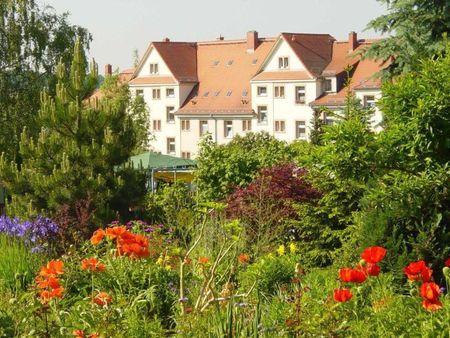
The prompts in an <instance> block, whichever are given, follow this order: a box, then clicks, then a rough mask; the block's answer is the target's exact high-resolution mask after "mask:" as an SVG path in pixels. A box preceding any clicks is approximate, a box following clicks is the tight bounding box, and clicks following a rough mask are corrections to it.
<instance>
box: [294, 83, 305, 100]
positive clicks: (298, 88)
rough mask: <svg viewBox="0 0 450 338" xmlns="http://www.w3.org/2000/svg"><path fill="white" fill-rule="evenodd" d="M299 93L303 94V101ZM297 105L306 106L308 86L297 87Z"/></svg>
mask: <svg viewBox="0 0 450 338" xmlns="http://www.w3.org/2000/svg"><path fill="white" fill-rule="evenodd" d="M300 88H303V89H300ZM299 93H303V96H302V97H303V100H299V98H300V96H299ZM295 104H306V86H295Z"/></svg>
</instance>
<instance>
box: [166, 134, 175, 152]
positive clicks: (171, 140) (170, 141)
mask: <svg viewBox="0 0 450 338" xmlns="http://www.w3.org/2000/svg"><path fill="white" fill-rule="evenodd" d="M167 153H168V154H175V137H168V138H167Z"/></svg>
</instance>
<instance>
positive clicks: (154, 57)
mask: <svg viewBox="0 0 450 338" xmlns="http://www.w3.org/2000/svg"><path fill="white" fill-rule="evenodd" d="M152 63H157V64H158V74H157V76H173V74H172V72H171V71H170V69H169V67H167V65H166V63H165V62H164V59H163V58H162V57H161V55H160V54H159V53H158V51H157V50H156V49H155V48H154V47H153V46H150V48H149V50H148V52H147V53H146V55H145V56H144V59H143V60H142V61H141V64H140V65H139V67H138V68H137V70H136V73H135V76H134V77H143V76H151V75H152V76H154V74H150V64H152Z"/></svg>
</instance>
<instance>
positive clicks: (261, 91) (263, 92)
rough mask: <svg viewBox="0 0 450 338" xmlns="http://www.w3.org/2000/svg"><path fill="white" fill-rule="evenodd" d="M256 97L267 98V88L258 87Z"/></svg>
mask: <svg viewBox="0 0 450 338" xmlns="http://www.w3.org/2000/svg"><path fill="white" fill-rule="evenodd" d="M257 93H258V96H267V87H258V91H257Z"/></svg>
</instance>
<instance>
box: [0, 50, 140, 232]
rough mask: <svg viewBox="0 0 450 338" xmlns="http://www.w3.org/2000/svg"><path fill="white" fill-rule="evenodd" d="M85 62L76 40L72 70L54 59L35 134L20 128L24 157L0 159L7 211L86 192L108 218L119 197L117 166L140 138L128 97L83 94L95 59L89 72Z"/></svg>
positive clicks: (20, 212) (18, 212) (50, 204)
mask: <svg viewBox="0 0 450 338" xmlns="http://www.w3.org/2000/svg"><path fill="white" fill-rule="evenodd" d="M85 64H86V59H85V55H84V53H83V49H82V47H81V44H80V43H79V42H77V43H76V45H75V49H74V58H73V62H72V66H71V70H70V75H68V74H67V73H66V71H65V67H64V65H63V64H60V65H59V66H58V69H57V78H58V83H57V85H56V96H54V97H52V96H51V95H50V94H49V93H48V92H47V91H44V92H43V93H42V96H41V109H40V112H39V123H40V124H41V125H42V129H41V131H40V133H39V137H38V138H33V137H31V136H30V135H29V134H28V132H27V131H26V130H25V131H24V132H23V133H22V135H21V140H20V156H21V157H22V158H23V162H22V164H21V165H20V166H19V165H17V164H16V163H15V162H13V161H12V162H9V161H8V160H7V159H6V157H5V155H2V157H1V159H0V181H1V182H2V183H3V184H4V185H5V187H6V188H7V190H8V192H9V193H10V194H11V195H12V201H11V203H10V204H9V205H8V212H9V213H10V214H12V215H15V216H21V217H29V216H31V215H34V214H36V213H39V212H41V211H44V212H45V213H47V214H48V213H50V214H54V213H56V212H57V211H58V210H59V209H60V208H61V207H62V206H63V205H67V204H69V205H73V204H74V203H75V202H76V201H79V200H84V199H90V200H91V201H92V205H91V208H90V211H91V212H92V216H93V217H92V223H95V222H98V221H105V220H107V219H108V217H110V216H111V211H112V210H110V209H111V202H112V201H114V200H115V201H117V200H118V199H119V200H120V198H121V197H123V196H122V195H119V194H122V193H123V190H122V189H123V187H124V181H123V179H122V177H121V176H120V169H119V165H121V164H123V163H124V162H126V160H127V159H128V158H129V156H130V155H131V154H132V151H133V149H135V147H136V145H137V144H138V141H139V140H138V139H137V134H136V132H135V128H134V122H133V119H132V117H131V116H130V114H128V107H129V96H128V95H125V94H123V95H117V96H115V97H114V98H108V97H104V98H103V99H98V98H97V99H93V100H91V101H88V100H86V99H87V98H88V97H89V96H90V94H91V93H92V91H93V90H94V89H95V87H96V85H97V66H96V65H95V63H93V64H92V65H91V70H90V73H87V72H86V71H85ZM129 184H131V183H130V182H127V185H129ZM131 188H132V187H130V189H131ZM127 202H128V201H126V200H125V201H124V200H122V204H126V203H127ZM97 224H98V223H97Z"/></svg>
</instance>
